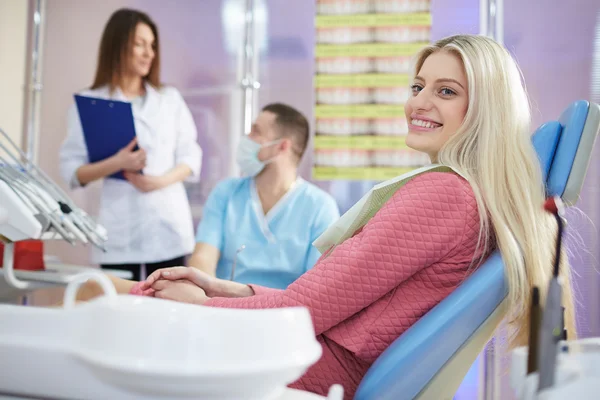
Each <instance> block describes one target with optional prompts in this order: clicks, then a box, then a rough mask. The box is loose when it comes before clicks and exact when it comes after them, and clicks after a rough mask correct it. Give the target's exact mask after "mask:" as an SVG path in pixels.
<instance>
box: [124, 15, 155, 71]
mask: <svg viewBox="0 0 600 400" xmlns="http://www.w3.org/2000/svg"><path fill="white" fill-rule="evenodd" d="M154 41H155V39H154V33H153V32H152V29H151V28H150V27H149V26H148V25H146V24H144V23H139V24H137V26H136V28H135V33H134V37H133V42H132V44H131V51H130V55H129V63H128V65H129V73H130V74H131V75H134V76H139V77H145V76H147V75H148V73H149V72H150V68H151V67H152V61H153V60H154V45H155V42H154Z"/></svg>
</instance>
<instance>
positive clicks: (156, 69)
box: [92, 8, 161, 91]
mask: <svg viewBox="0 0 600 400" xmlns="http://www.w3.org/2000/svg"><path fill="white" fill-rule="evenodd" d="M140 23H141V24H146V25H148V26H149V27H150V29H151V30H152V33H153V34H154V59H153V60H152V66H151V67H150V72H149V73H148V75H147V76H146V77H145V78H144V79H145V80H146V81H147V82H149V83H150V84H151V85H152V86H154V87H156V88H159V87H160V86H161V84H160V51H159V46H158V43H159V42H158V29H157V28H156V24H155V23H154V21H152V19H150V17H149V16H148V15H147V14H145V13H143V12H141V11H137V10H131V9H127V8H122V9H120V10H117V11H115V12H114V13H113V14H112V15H111V16H110V19H109V20H108V22H107V23H106V26H105V27H104V32H103V33H102V40H101V41H100V49H99V51H98V66H97V67H96V77H95V78H94V84H93V85H92V89H97V88H99V87H102V86H105V85H109V86H110V90H111V91H113V90H114V89H115V88H116V87H117V86H118V85H119V83H120V80H121V74H122V72H123V68H124V67H125V64H124V63H125V62H126V60H127V59H128V56H129V53H130V50H131V47H132V45H133V39H134V36H135V29H136V28H137V26H138V24H140Z"/></svg>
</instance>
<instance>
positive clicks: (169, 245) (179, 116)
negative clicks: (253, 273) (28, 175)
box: [60, 84, 202, 264]
mask: <svg viewBox="0 0 600 400" xmlns="http://www.w3.org/2000/svg"><path fill="white" fill-rule="evenodd" d="M81 94H82V95H84V96H89V97H98V98H104V99H108V98H112V99H115V100H121V101H127V99H126V98H125V97H124V96H123V93H122V92H121V91H120V90H119V89H117V90H115V91H114V92H113V94H112V96H111V95H110V93H109V90H108V87H104V88H99V89H96V90H85V91H83V92H81ZM133 109H134V122H135V129H136V135H137V138H138V145H139V146H140V147H141V148H143V149H144V150H145V151H146V154H147V158H146V168H144V174H146V175H162V174H164V173H166V172H167V171H169V170H170V169H171V168H173V167H175V166H176V165H179V164H185V165H187V166H189V167H190V168H191V170H192V175H191V176H190V177H189V178H188V180H190V181H198V180H199V176H200V164H201V157H202V150H201V148H200V146H199V145H198V142H197V131H196V126H195V124H194V120H193V119H192V115H191V113H190V110H189V109H188V107H187V105H186V104H185V101H184V100H183V97H182V96H181V94H180V93H179V92H178V91H177V89H175V88H172V87H163V88H161V89H155V88H154V87H152V86H151V85H149V84H146V97H145V100H144V104H143V105H142V107H141V109H139V110H138V109H137V107H134V108H133ZM88 162H89V161H88V155H87V149H86V145H85V140H84V137H83V131H82V128H81V123H80V120H79V114H78V112H77V108H76V106H75V104H73V106H71V108H70V110H69V113H68V136H67V138H66V140H65V141H64V143H63V145H62V148H61V151H60V171H61V175H62V177H63V179H64V180H65V181H66V182H68V184H69V186H70V187H71V188H72V189H73V188H76V187H79V186H81V185H80V184H79V181H78V180H77V177H76V171H77V169H78V168H79V167H81V166H82V165H84V164H87V163H88ZM99 222H100V224H101V225H103V226H104V227H105V228H106V229H107V230H108V241H107V242H106V248H107V252H106V253H103V252H102V251H100V250H99V249H96V248H95V247H94V248H93V249H92V261H93V262H94V263H99V264H128V263H152V262H159V261H165V260H169V259H173V258H176V257H180V256H183V255H187V254H190V253H191V252H192V251H193V248H194V245H195V241H194V227H193V224H192V215H191V210H190V205H189V202H188V198H187V195H186V192H185V189H184V186H183V183H182V182H179V183H176V184H173V185H171V186H169V187H166V188H164V189H162V190H157V191H153V192H148V193H143V192H140V191H138V190H137V189H136V188H135V187H134V186H133V185H131V184H130V183H128V182H127V181H123V180H118V179H105V180H104V182H103V186H102V195H101V203H100V215H99Z"/></svg>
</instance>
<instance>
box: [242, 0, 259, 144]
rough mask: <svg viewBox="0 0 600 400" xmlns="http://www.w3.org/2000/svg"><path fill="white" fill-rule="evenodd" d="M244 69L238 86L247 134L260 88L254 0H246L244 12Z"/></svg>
mask: <svg viewBox="0 0 600 400" xmlns="http://www.w3.org/2000/svg"><path fill="white" fill-rule="evenodd" d="M244 28H245V29H244V70H243V78H242V80H241V82H240V86H241V88H242V92H243V102H244V103H243V106H242V121H243V123H244V133H245V134H246V135H247V134H249V133H250V130H251V129H252V120H253V118H254V96H255V90H258V89H259V88H260V83H259V82H258V81H257V80H256V79H255V76H254V72H255V71H254V66H255V57H256V54H257V52H256V51H255V46H256V41H255V39H254V36H255V30H256V29H255V24H254V0H246V13H245V21H244Z"/></svg>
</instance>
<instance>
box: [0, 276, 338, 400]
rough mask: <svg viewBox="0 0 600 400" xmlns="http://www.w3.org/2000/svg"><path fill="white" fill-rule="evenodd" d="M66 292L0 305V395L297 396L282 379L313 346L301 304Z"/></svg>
mask: <svg viewBox="0 0 600 400" xmlns="http://www.w3.org/2000/svg"><path fill="white" fill-rule="evenodd" d="M74 293H75V292H74V291H72V290H70V287H67V291H66V294H65V308H54V309H51V308H37V307H23V306H12V305H0V321H2V329H0V371H1V372H0V393H6V394H18V395H20V396H29V397H41V398H45V399H47V398H56V399H99V400H100V399H101V400H105V399H124V400H129V399H170V400H174V399H178V398H187V399H214V400H234V399H235V400H258V399H260V400H279V399H283V398H284V397H282V396H287V397H285V398H290V399H291V398H294V399H296V398H298V399H300V397H292V396H293V395H294V393H292V392H293V391H290V390H289V389H286V386H287V385H288V384H290V383H292V382H294V381H295V380H297V379H298V378H300V377H301V376H302V375H303V374H304V373H305V372H306V370H307V369H308V368H309V367H310V366H311V365H313V364H314V363H315V362H317V360H318V359H319V357H320V356H321V352H322V349H321V346H320V345H319V343H318V342H317V340H316V338H315V335H314V329H313V325H312V321H311V318H310V315H309V313H308V310H307V309H305V308H282V309H271V310H234V309H219V308H211V307H203V306H194V305H189V304H183V303H176V302H172V301H166V300H160V299H155V298H147V297H137V296H127V295H121V296H117V295H115V294H114V292H113V294H112V295H106V296H103V297H100V298H97V299H95V300H93V301H91V302H88V303H80V304H77V305H75V304H74V302H73V299H72V298H70V299H68V298H67V296H69V295H70V296H71V297H73V296H74ZM297 395H298V394H297V393H296V396H297ZM302 398H307V399H308V398H311V399H312V398H322V397H320V396H316V397H302ZM340 399H341V397H340Z"/></svg>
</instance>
